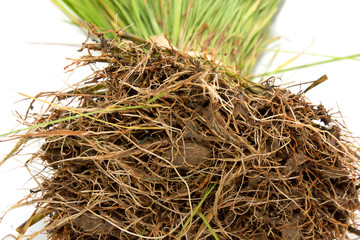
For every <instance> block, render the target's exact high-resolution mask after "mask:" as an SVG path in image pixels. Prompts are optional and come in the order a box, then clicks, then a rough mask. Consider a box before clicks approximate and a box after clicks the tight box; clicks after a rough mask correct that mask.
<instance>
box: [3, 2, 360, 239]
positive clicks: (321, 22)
mask: <svg viewBox="0 0 360 240" xmlns="http://www.w3.org/2000/svg"><path fill="white" fill-rule="evenodd" d="M0 9H1V10H0V11H1V12H0V24H1V28H0V31H1V32H0V36H1V37H0V46H1V57H0V61H1V64H0V78H1V94H0V106H1V117H0V121H1V122H0V134H1V133H5V132H8V131H10V130H11V129H13V128H14V127H16V126H17V125H18V123H17V121H16V118H15V117H14V114H15V111H19V112H20V113H22V114H23V113H24V107H25V106H26V104H24V102H18V101H19V100H21V99H23V97H21V96H20V95H19V94H18V93H17V92H22V93H26V94H28V95H32V96H35V95H36V94H37V93H39V92H43V91H54V90H59V89H62V88H64V87H66V86H67V83H68V82H69V80H68V78H69V75H67V74H64V73H63V68H64V67H65V66H66V65H68V64H69V63H70V61H69V60H66V59H65V58H67V57H70V58H76V57H78V56H80V55H79V53H77V51H76V50H77V49H78V48H79V47H76V46H73V47H71V46H64V45H47V44H29V43H70V44H75V45H77V46H80V44H81V43H82V42H83V41H84V40H85V36H84V34H83V33H82V32H81V31H79V30H78V29H77V28H75V27H74V26H71V25H70V24H68V23H66V22H65V21H64V20H66V17H65V16H64V15H63V14H62V13H61V12H60V11H59V10H58V9H57V8H56V7H55V6H54V5H53V4H52V3H51V2H50V1H46V0H38V1H28V0H17V1H15V0H14V1H6V3H5V1H3V2H2V5H1V7H0ZM359 11H360V1H358V0H344V1H335V0H302V1H295V0H287V1H285V4H284V6H283V7H282V9H281V10H280V12H279V14H278V16H277V18H276V21H275V23H274V25H273V29H272V35H274V36H280V37H281V40H280V41H278V42H277V43H276V44H272V45H271V46H272V47H280V48H281V49H282V50H291V51H298V52H301V51H303V50H306V51H307V52H310V53H318V54H324V55H332V56H346V55H351V54H357V53H360V26H359V25H360V14H359ZM234 24H236V23H234ZM272 55H273V52H269V53H268V54H267V55H266V56H265V57H264V58H262V61H261V63H260V64H259V66H258V68H257V71H258V73H261V72H264V71H265V70H272V69H274V68H275V67H277V66H279V65H280V64H282V63H283V62H285V61H286V60H288V59H290V58H291V57H293V56H294V55H292V54H279V55H278V56H277V58H276V60H275V61H273V62H272V63H271V64H270V60H269V59H270V58H271V56H272ZM320 60H325V59H324V58H318V57H314V56H305V55H304V56H301V57H300V58H298V59H297V60H296V61H295V62H293V63H292V64H291V65H289V66H288V67H291V66H297V65H302V64H308V63H311V62H316V61H320ZM269 64H270V65H269ZM359 70H360V61H354V60H353V61H350V60H345V61H341V62H335V63H329V64H325V65H320V66H315V67H311V68H306V69H302V70H296V71H292V72H288V73H284V74H281V75H279V76H280V77H281V79H282V81H283V83H287V82H292V81H295V82H297V83H300V82H307V81H312V80H316V79H317V78H319V77H320V76H322V75H323V74H327V76H328V78H329V80H328V81H326V82H325V83H323V84H321V85H319V86H318V87H316V88H315V89H313V90H311V91H309V92H308V93H307V96H308V98H309V99H310V100H311V101H312V102H313V103H320V102H322V103H323V104H324V105H325V106H326V107H327V108H328V109H329V108H333V111H332V112H336V111H338V110H339V109H338V107H339V108H340V110H341V112H342V115H343V117H344V119H345V122H346V124H347V127H348V128H349V130H350V131H352V132H353V133H354V135H355V136H360V127H359V124H358V121H359V117H360V113H359V100H360V93H359V91H360V89H359V86H360V74H359ZM81 77H85V75H84V74H83V73H82V74H78V75H76V74H75V76H71V78H70V81H72V82H76V81H78V80H81V79H82V78H81ZM301 89H303V90H304V89H305V86H302V88H301ZM292 90H293V91H294V92H298V91H299V90H300V88H299V87H297V88H293V89H292ZM26 103H27V102H26ZM13 144H14V142H12V143H4V142H0V154H1V155H0V157H1V158H2V157H3V156H5V154H6V153H8V152H9V151H10V149H11V147H12V145H13ZM34 148H35V149H36V148H38V146H36V145H35V146H34ZM28 157H29V156H18V157H16V158H14V159H11V160H9V161H8V162H6V163H5V164H4V165H3V166H2V167H1V168H0V213H3V212H4V211H5V210H6V209H8V208H9V207H10V206H11V205H12V204H14V203H16V202H18V201H19V200H20V199H22V198H23V197H24V196H25V195H26V194H27V193H28V188H29V187H31V186H34V183H32V182H31V181H30V182H29V179H30V176H29V175H28V174H27V171H26V169H25V168H24V167H22V166H23V163H24V161H26V159H28ZM31 213H32V209H31V208H22V209H17V210H14V211H12V212H10V213H9V214H8V215H6V217H5V218H4V219H3V220H2V222H1V223H0V239H1V238H2V237H4V236H6V235H7V234H10V233H12V234H16V232H15V228H16V227H18V226H19V225H20V224H21V223H22V222H24V221H25V220H26V219H27V217H28V216H29V215H30V214H31ZM9 239H10V238H9ZM37 239H40V238H37Z"/></svg>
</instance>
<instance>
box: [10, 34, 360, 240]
mask: <svg viewBox="0 0 360 240" xmlns="http://www.w3.org/2000/svg"><path fill="white" fill-rule="evenodd" d="M90 31H91V35H93V36H94V37H95V38H97V43H90V42H88V41H86V42H85V43H84V44H83V47H82V49H83V50H84V49H85V50H87V54H86V55H84V56H83V57H81V58H80V59H78V60H75V61H74V63H73V64H72V65H71V66H73V67H74V69H76V68H77V67H79V66H83V65H92V64H96V63H97V62H101V63H106V64H107V66H106V67H105V68H104V69H100V70H95V71H94V74H93V75H91V77H89V78H87V79H86V81H82V82H81V83H79V84H78V85H76V86H74V89H72V90H70V91H65V92H55V93H43V94H39V95H38V97H37V98H35V99H36V100H39V99H42V98H43V97H50V96H52V97H53V98H54V100H53V101H51V102H48V101H45V103H46V104H48V105H50V106H49V108H48V110H47V111H46V112H45V113H42V114H38V113H36V112H35V113H33V112H32V111H31V110H29V115H28V116H29V117H33V118H34V119H35V121H34V125H35V124H40V123H41V124H42V125H41V126H39V127H36V128H33V129H31V131H30V132H29V133H27V134H24V135H23V136H17V137H21V141H22V142H23V141H26V140H28V139H33V138H40V137H41V138H43V139H44V141H45V142H44V144H43V145H42V147H41V150H40V151H39V152H38V153H36V154H35V155H34V156H33V157H32V158H31V160H29V162H28V164H32V163H34V162H35V161H39V160H41V161H42V164H43V165H44V166H46V169H48V170H50V172H51V174H50V175H49V176H46V175H44V174H42V172H36V173H34V174H32V175H33V176H34V178H35V179H36V180H37V182H38V183H39V187H38V189H34V190H33V191H32V193H31V194H30V195H29V196H28V198H27V199H26V201H25V203H26V204H37V205H36V206H37V209H36V212H35V214H34V216H33V217H32V218H30V219H29V221H28V222H27V223H25V224H24V225H23V227H22V228H20V229H19V231H20V232H22V233H24V232H25V231H26V228H27V227H28V226H29V225H30V224H31V223H33V222H34V218H38V219H39V218H42V217H44V216H48V217H49V219H48V222H47V223H48V225H47V226H46V227H45V228H44V229H43V231H47V232H48V233H49V238H50V239H182V238H184V237H186V238H187V239H212V238H215V239H280V240H290V239H299V240H300V239H307V238H313V239H341V238H343V237H344V236H345V234H346V232H347V231H352V232H356V229H355V228H354V227H353V226H352V225H354V224H355V219H354V218H355V213H354V212H355V210H356V209H358V207H359V201H358V190H357V189H358V180H359V179H358V178H359V173H360V172H359V166H358V160H359V157H358V155H357V153H356V151H355V150H354V149H352V147H351V146H350V145H349V143H348V142H346V140H344V131H343V129H342V127H341V125H340V124H339V123H338V122H337V121H336V120H334V119H333V118H332V116H331V115H330V114H329V113H328V111H327V110H326V109H324V107H323V106H321V105H320V106H319V105H313V104H311V103H310V102H309V101H308V100H307V99H305V97H304V95H302V94H293V93H291V92H290V91H288V90H286V89H280V88H278V87H275V86H273V85H272V84H271V80H272V79H268V81H266V82H265V83H264V84H261V85H260V84H255V83H252V82H249V81H246V80H245V79H244V78H242V77H241V76H239V75H237V74H236V73H234V72H231V70H230V69H228V68H226V67H224V66H219V65H218V64H217V63H216V62H214V61H209V60H208V59H205V58H201V57H192V56H190V55H189V54H188V53H187V52H183V51H178V50H176V49H173V48H165V47H161V46H157V45H156V44H155V43H152V42H147V41H144V40H141V39H139V38H136V37H134V36H131V35H129V34H127V33H125V32H123V31H108V32H104V31H102V30H101V29H99V28H95V27H91V28H90ZM106 33H111V34H113V35H115V38H113V39H106V38H105V37H104V35H105V34H106ZM120 38H121V39H122V40H121V41H118V39H120ZM126 39H132V40H126ZM69 68H70V66H69ZM14 137H16V136H14Z"/></svg>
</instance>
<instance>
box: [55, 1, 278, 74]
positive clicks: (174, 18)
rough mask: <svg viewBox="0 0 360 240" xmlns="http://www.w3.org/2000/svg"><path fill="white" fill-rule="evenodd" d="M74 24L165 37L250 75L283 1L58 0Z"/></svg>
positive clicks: (175, 43) (147, 36)
mask: <svg viewBox="0 0 360 240" xmlns="http://www.w3.org/2000/svg"><path fill="white" fill-rule="evenodd" d="M53 2H54V3H55V4H56V5H57V6H58V7H59V8H60V9H61V10H62V11H63V12H65V13H66V14H67V15H68V16H69V18H70V19H71V21H72V22H73V23H74V24H76V25H78V26H80V27H82V28H86V21H89V22H91V23H92V24H94V25H96V26H98V27H102V28H105V29H112V30H116V29H121V30H123V29H125V30H126V31H127V32H129V33H132V34H135V35H137V36H139V37H142V38H144V39H148V38H149V37H154V36H159V35H164V36H166V37H167V38H168V40H169V41H170V43H171V44H172V45H173V46H175V47H177V48H179V49H182V50H186V51H195V52H198V53H200V52H201V54H203V55H205V56H206V55H208V57H214V55H215V56H216V58H217V59H220V60H221V61H222V63H224V64H225V65H228V66H230V67H232V68H234V69H236V70H237V71H239V73H240V74H241V75H243V76H248V75H249V74H250V71H251V69H252V67H253V66H254V64H255V62H256V59H257V57H258V55H259V54H260V51H261V49H263V48H264V47H265V46H266V44H267V43H269V41H271V40H273V39H268V38H267V32H268V26H269V25H270V21H271V19H272V17H273V16H274V14H275V13H276V11H277V4H278V2H279V0H256V1H254V0H232V1H230V0H226V1H216V0H176V1H175V0H173V1H169V0H158V1H147V0H127V1H124V0H123V1H121V0H53Z"/></svg>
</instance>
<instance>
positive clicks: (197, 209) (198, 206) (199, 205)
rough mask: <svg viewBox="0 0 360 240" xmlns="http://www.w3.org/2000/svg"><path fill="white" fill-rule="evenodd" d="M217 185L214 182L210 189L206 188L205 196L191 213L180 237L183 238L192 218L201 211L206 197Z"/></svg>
mask: <svg viewBox="0 0 360 240" xmlns="http://www.w3.org/2000/svg"><path fill="white" fill-rule="evenodd" d="M215 186H216V183H214V184H213V185H212V186H211V187H210V188H209V189H208V190H206V192H205V194H204V196H203V198H202V199H201V201H200V202H199V204H198V205H197V206H196V207H195V208H194V211H193V212H192V213H191V214H190V217H189V218H188V219H187V220H186V222H185V224H184V225H183V227H182V229H181V232H180V234H179V236H180V238H181V236H182V234H183V233H184V231H185V229H186V228H187V226H188V225H189V224H190V221H191V219H192V218H193V217H194V215H195V214H196V213H197V212H198V211H199V208H200V207H201V205H202V204H203V203H204V201H205V199H206V198H207V197H208V196H209V194H210V193H211V192H212V190H213V189H214V188H215Z"/></svg>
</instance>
